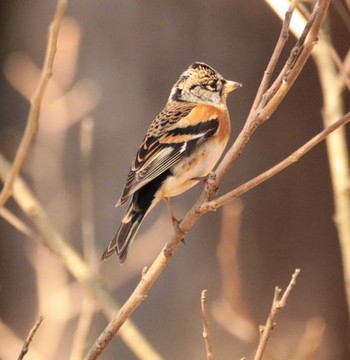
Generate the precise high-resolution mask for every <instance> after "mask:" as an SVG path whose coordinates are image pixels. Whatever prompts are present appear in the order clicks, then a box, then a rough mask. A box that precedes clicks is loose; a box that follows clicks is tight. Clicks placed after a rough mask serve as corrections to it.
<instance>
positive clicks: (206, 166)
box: [162, 139, 226, 197]
mask: <svg viewBox="0 0 350 360" xmlns="http://www.w3.org/2000/svg"><path fill="white" fill-rule="evenodd" d="M225 145H226V144H225V143H221V142H219V141H217V140H216V139H215V140H214V139H213V140H212V142H210V141H208V142H207V143H205V144H203V145H202V146H200V147H199V148H198V149H197V150H196V151H195V152H194V153H193V154H191V155H190V156H188V157H186V158H184V159H183V160H181V161H180V162H179V163H178V164H176V165H174V166H173V168H172V169H171V170H172V173H173V176H170V177H168V178H167V180H166V181H165V182H164V184H163V186H162V197H170V196H176V195H179V194H181V193H183V192H184V191H186V190H188V189H190V188H191V187H192V186H194V185H196V184H197V183H198V182H199V179H198V178H201V177H204V176H206V175H208V174H209V172H210V171H211V170H212V169H213V168H214V166H215V164H216V163H217V162H218V160H219V159H220V156H221V154H222V152H223V151H224V148H225Z"/></svg>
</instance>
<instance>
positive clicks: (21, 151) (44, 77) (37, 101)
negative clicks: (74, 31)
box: [0, 0, 67, 208]
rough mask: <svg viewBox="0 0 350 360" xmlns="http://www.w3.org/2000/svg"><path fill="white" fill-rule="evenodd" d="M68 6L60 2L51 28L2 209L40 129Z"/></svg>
mask: <svg viewBox="0 0 350 360" xmlns="http://www.w3.org/2000/svg"><path fill="white" fill-rule="evenodd" d="M66 6H67V0H58V3H57V8H56V12H55V15H54V18H53V21H52V23H51V25H50V28H49V38H48V43H47V48H46V55H45V60H44V65H43V69H42V73H41V78H40V80H39V83H38V86H37V88H36V90H35V93H34V96H33V98H32V100H31V106H30V109H29V114H28V119H27V125H26V128H25V131H24V134H23V137H22V140H21V142H20V144H19V147H18V149H17V152H16V157H15V159H14V161H13V164H12V168H11V171H10V173H9V174H8V175H7V177H6V180H5V182H4V186H3V188H2V190H1V193H0V208H1V207H3V206H4V204H5V203H6V201H7V200H8V198H9V197H10V196H11V194H12V192H13V184H14V181H15V179H16V177H17V176H18V174H19V172H20V170H21V167H22V165H23V162H24V159H25V157H26V156H27V153H28V150H29V147H30V144H31V142H32V139H33V137H34V135H35V133H36V132H37V129H38V120H39V115H40V110H41V103H42V100H43V97H44V94H45V90H46V87H47V84H48V82H49V80H50V78H51V76H52V66H53V61H54V59H55V54H56V47H57V38H58V32H59V29H60V25H61V22H62V19H63V15H64V11H65V9H66Z"/></svg>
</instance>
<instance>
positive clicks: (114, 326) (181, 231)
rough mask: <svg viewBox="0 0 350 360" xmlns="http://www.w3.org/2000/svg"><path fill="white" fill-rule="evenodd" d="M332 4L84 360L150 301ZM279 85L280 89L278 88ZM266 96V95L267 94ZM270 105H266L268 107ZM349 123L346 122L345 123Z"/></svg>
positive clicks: (323, 2)
mask: <svg viewBox="0 0 350 360" xmlns="http://www.w3.org/2000/svg"><path fill="white" fill-rule="evenodd" d="M329 3H330V0H319V1H318V2H317V3H316V5H315V7H314V10H313V13H312V15H311V17H310V19H309V22H308V23H307V26H306V27H305V29H304V32H303V34H302V36H301V38H300V39H299V40H298V42H297V44H296V46H295V47H294V49H293V50H292V51H291V54H290V57H289V59H288V60H287V63H286V65H285V67H284V68H283V69H282V72H281V73H280V76H278V77H277V79H280V81H279V82H278V81H277V82H276V81H275V83H274V85H275V88H274V91H271V88H270V89H268V90H267V92H268V93H269V94H271V96H270V95H269V96H265V95H263V96H262V101H264V106H263V107H261V108H260V106H259V105H258V107H257V109H259V111H252V112H251V113H250V115H249V117H248V119H247V121H246V124H245V126H244V128H243V130H242V131H241V133H240V135H239V136H238V138H237V140H236V141H235V143H234V144H233V146H232V147H231V148H230V150H229V151H228V152H227V154H226V156H225V157H224V159H223V160H222V162H221V163H220V164H219V166H218V169H217V170H216V172H215V173H212V174H210V176H209V177H208V179H207V183H206V186H205V190H204V191H203V192H202V194H201V195H200V197H199V199H198V200H197V201H196V203H195V205H194V206H193V207H192V209H191V210H190V211H189V212H188V213H187V214H186V216H185V217H184V219H183V220H182V222H181V223H180V225H179V227H178V228H177V229H176V230H175V233H174V234H173V237H172V239H171V240H170V241H169V242H168V243H167V245H166V246H165V247H164V249H163V251H162V252H161V253H160V254H159V255H158V257H157V258H156V259H155V261H154V262H153V264H152V265H151V267H150V268H149V270H148V271H147V272H146V273H145V274H143V276H142V278H141V281H140V282H139V284H138V285H137V286H136V288H135V290H134V291H133V293H132V294H131V295H130V297H129V298H128V300H127V301H126V302H125V303H124V305H123V306H122V308H121V309H120V311H119V313H118V314H116V316H115V317H114V318H113V319H112V320H111V322H110V323H109V324H108V325H107V326H106V328H105V329H104V331H103V332H102V333H101V334H100V336H99V337H98V339H97V340H96V342H95V344H94V345H93V346H92V347H91V349H90V351H89V352H88V354H87V355H86V357H85V358H84V359H85V360H94V359H97V357H98V356H99V355H100V354H101V352H102V351H103V350H104V348H105V347H106V346H107V344H108V343H109V342H110V341H111V339H112V338H113V336H114V335H115V334H116V333H117V332H118V331H119V330H120V328H121V326H122V325H123V324H124V322H125V321H126V320H127V319H128V318H129V317H130V315H131V314H132V313H133V312H134V311H135V309H136V308H137V307H138V306H139V305H140V304H141V303H142V301H143V300H144V299H145V298H146V297H147V293H148V291H149V289H150V288H151V287H152V285H153V284H154V282H155V281H156V280H157V278H158V277H159V276H160V274H161V273H162V272H163V270H164V269H165V267H166V266H167V264H168V263H169V261H170V260H171V259H172V257H173V255H174V253H175V252H176V250H177V248H178V246H179V244H180V242H181V240H183V239H184V237H185V235H186V234H187V232H188V231H190V229H191V228H192V227H193V225H194V224H195V223H196V222H197V221H198V219H199V218H200V217H201V216H202V215H203V214H204V211H203V210H202V206H203V204H205V203H206V202H208V201H210V200H211V199H212V197H213V195H214V194H215V193H216V190H217V188H218V186H219V184H220V183H221V181H222V179H223V177H224V175H225V174H226V172H227V171H228V169H229V168H230V167H231V165H232V164H233V162H234V161H235V160H237V158H238V157H239V156H240V154H241V152H242V151H243V149H244V147H245V145H246V144H247V142H248V140H249V138H250V136H251V135H252V134H253V132H254V131H255V129H256V128H257V127H258V126H259V125H261V124H262V123H263V122H265V121H266V120H267V119H268V118H269V117H270V116H271V114H272V113H273V112H274V111H275V109H276V108H277V107H278V105H279V104H280V102H281V101H282V100H283V98H284V97H285V96H286V94H287V93H288V91H289V90H290V88H291V86H292V85H293V83H294V81H295V80H296V78H297V77H298V75H299V74H300V72H301V70H302V68H303V66H304V65H305V62H306V60H307V59H308V57H309V56H310V53H311V50H312V48H313V47H314V45H315V43H316V40H317V35H318V32H319V30H320V26H321V23H322V21H323V19H324V17H325V15H326V12H327V9H328V6H329ZM278 83H279V87H278V86H277V85H276V84H278ZM265 94H266V93H265ZM265 104H266V105H265ZM344 122H346V121H344Z"/></svg>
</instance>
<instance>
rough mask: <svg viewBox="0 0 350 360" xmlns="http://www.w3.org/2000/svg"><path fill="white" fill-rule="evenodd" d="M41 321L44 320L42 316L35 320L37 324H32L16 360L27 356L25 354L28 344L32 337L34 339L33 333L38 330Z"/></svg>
mask: <svg viewBox="0 0 350 360" xmlns="http://www.w3.org/2000/svg"><path fill="white" fill-rule="evenodd" d="M43 320H44V318H43V317H42V316H40V318H39V320H37V322H36V323H35V324H34V326H33V327H32V329H31V330H30V332H29V335H28V337H27V339H26V341H25V342H24V345H23V347H22V350H21V353H20V354H19V356H18V358H17V360H22V359H23V358H24V356H25V355H26V354H27V352H28V350H29V344H30V343H31V342H32V340H33V337H34V335H35V333H36V332H37V330H38V329H39V326H40V324H41V323H42V321H43Z"/></svg>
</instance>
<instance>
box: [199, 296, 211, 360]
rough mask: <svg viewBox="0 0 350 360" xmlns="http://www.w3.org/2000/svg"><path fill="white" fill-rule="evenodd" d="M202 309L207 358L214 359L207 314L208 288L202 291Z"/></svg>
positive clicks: (208, 359)
mask: <svg viewBox="0 0 350 360" xmlns="http://www.w3.org/2000/svg"><path fill="white" fill-rule="evenodd" d="M201 309H202V323H203V339H204V343H205V349H206V352H207V360H213V359H214V355H213V350H212V346H211V342H210V337H209V327H208V316H207V290H203V291H202V293H201Z"/></svg>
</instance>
